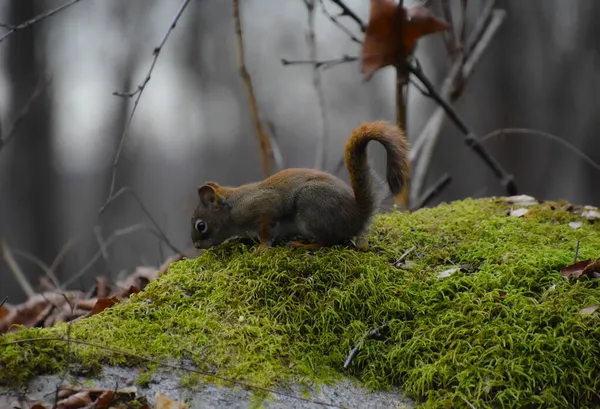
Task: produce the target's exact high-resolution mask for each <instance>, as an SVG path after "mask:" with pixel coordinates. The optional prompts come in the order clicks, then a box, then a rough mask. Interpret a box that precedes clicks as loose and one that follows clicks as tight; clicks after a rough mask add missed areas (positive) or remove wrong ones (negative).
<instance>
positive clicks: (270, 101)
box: [0, 0, 600, 303]
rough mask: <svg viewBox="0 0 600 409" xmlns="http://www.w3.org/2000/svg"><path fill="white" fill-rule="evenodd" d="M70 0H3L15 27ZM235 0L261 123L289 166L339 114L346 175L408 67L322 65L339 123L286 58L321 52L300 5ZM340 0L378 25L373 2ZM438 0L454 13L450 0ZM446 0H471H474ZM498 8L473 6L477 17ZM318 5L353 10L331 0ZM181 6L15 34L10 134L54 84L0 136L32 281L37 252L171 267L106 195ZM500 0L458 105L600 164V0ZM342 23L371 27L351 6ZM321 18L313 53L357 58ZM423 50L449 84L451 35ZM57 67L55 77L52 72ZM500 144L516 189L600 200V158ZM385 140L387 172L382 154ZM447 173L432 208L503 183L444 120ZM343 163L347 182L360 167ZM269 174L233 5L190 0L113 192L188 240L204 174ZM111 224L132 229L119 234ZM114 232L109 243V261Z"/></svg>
mask: <svg viewBox="0 0 600 409" xmlns="http://www.w3.org/2000/svg"><path fill="white" fill-rule="evenodd" d="M67 2H68V1H66V0H60V1H59V0H0V23H3V26H2V27H0V37H2V36H3V35H4V34H6V33H8V31H9V30H10V28H11V25H16V24H19V23H21V22H24V21H26V20H28V19H30V18H32V17H34V16H37V15H39V14H41V13H44V12H46V11H48V10H51V9H53V8H56V7H59V6H60V5H61V4H65V3H67ZM240 3H241V4H240V12H241V20H242V26H243V32H244V34H243V35H244V43H245V44H244V47H245V55H246V65H247V69H248V71H249V73H250V75H251V77H252V81H253V84H254V89H255V93H256V100H257V103H258V107H259V110H260V114H261V118H262V120H263V121H264V123H265V127H266V128H268V129H274V130H275V134H276V136H277V141H278V144H277V145H278V147H279V148H280V150H281V155H282V157H283V159H284V163H285V166H286V167H313V166H314V164H315V149H316V148H315V147H316V146H317V143H318V140H319V139H320V138H321V137H322V134H323V132H324V131H323V130H324V129H325V130H326V132H327V133H328V135H330V137H329V139H328V140H327V145H326V153H327V156H326V167H325V168H326V170H328V171H332V170H333V169H334V168H335V165H336V163H337V162H338V161H339V158H340V157H341V155H342V154H343V144H344V142H345V140H346V138H347V136H348V134H349V132H350V131H351V130H352V129H353V128H354V127H356V126H357V125H359V124H360V123H361V122H363V121H368V120H377V119H385V120H389V121H395V119H396V111H395V84H396V74H395V70H394V69H393V68H392V67H387V68H384V69H382V70H380V71H378V72H377V73H376V74H375V75H374V76H373V78H372V79H371V80H370V81H368V82H364V81H363V80H362V77H361V74H360V63H359V62H358V61H354V62H348V63H344V64H339V65H336V66H334V67H330V68H327V69H322V70H321V81H322V88H323V95H324V101H325V112H326V115H325V117H326V123H325V128H324V127H323V124H322V123H321V118H322V115H321V109H320V107H319V100H318V96H317V92H316V90H315V86H314V85H313V66H312V65H310V64H307V65H302V64H300V65H283V64H282V63H281V59H282V58H283V59H289V60H307V59H309V58H310V56H309V46H308V43H307V40H306V36H307V31H308V12H307V8H306V5H305V3H304V1H303V0H285V1H281V0H241V2H240ZM344 3H345V4H346V5H347V6H348V7H350V8H351V9H352V10H353V11H354V12H355V13H356V14H357V15H358V16H359V17H360V18H361V19H362V20H363V21H365V22H366V21H368V18H369V1H367V0H346V1H345V2H344ZM411 3H414V1H413V2H411V1H408V0H407V1H405V5H410V4H411ZM429 3H430V8H431V10H432V12H433V13H434V14H435V15H438V16H441V15H442V14H441V8H440V5H439V0H432V1H430V2H429ZM450 3H451V4H452V5H453V7H457V6H458V4H459V3H460V1H459V0H451V1H450ZM483 3H484V1H483V0H471V1H469V8H468V10H469V14H468V15H467V16H468V20H467V26H468V27H470V28H472V26H473V25H474V24H475V20H476V18H477V14H478V13H479V12H480V10H481V8H482V4H483ZM322 4H325V6H326V7H327V9H328V10H329V11H330V12H331V13H336V14H338V13H339V8H338V7H337V6H336V5H335V4H334V3H333V2H331V1H329V0H323V2H322ZM180 7H181V2H180V1H175V0H128V1H121V0H81V1H78V2H76V3H75V4H73V5H72V6H71V7H68V8H66V9H64V10H61V11H60V12H58V13H56V14H55V15H53V16H51V17H48V18H46V19H44V20H42V21H40V22H38V23H36V24H32V25H31V26H29V27H26V28H24V29H22V30H18V31H16V32H15V33H13V34H12V35H9V36H7V37H6V38H4V39H2V40H0V62H1V65H0V67H1V68H0V123H1V126H2V128H1V129H2V131H3V137H5V136H6V134H7V132H8V131H9V130H10V128H11V124H12V123H13V121H14V119H15V118H16V117H18V116H19V112H20V111H21V110H22V109H23V107H24V106H25V105H26V104H27V101H28V100H29V99H30V98H31V96H32V93H34V90H36V87H38V90H40V89H41V93H40V94H39V97H38V98H37V99H36V100H35V101H34V102H33V103H32V104H31V107H30V109H29V110H28V112H27V114H26V115H25V116H24V117H23V120H22V121H21V122H20V123H19V124H18V128H16V130H15V132H14V134H13V135H12V138H11V139H10V141H8V143H6V144H5V146H3V147H1V148H0V239H2V240H3V242H4V243H5V244H6V245H8V246H9V248H10V249H11V251H12V254H13V256H14V259H15V261H16V262H17V263H18V265H19V266H20V268H21V270H22V271H23V273H24V275H25V276H26V277H27V278H28V279H29V281H30V282H31V283H32V285H37V283H38V282H39V279H40V277H42V276H43V275H44V271H43V269H42V268H40V266H39V265H36V261H35V259H37V260H38V262H37V264H39V261H42V262H43V263H45V264H46V265H51V264H52V262H53V260H55V257H56V256H57V254H59V253H61V254H62V256H64V257H63V258H62V260H61V262H60V265H59V266H58V267H57V268H56V271H55V273H56V275H57V276H58V279H59V280H60V281H63V282H64V280H66V279H68V278H69V277H71V276H72V275H73V274H75V273H76V272H78V271H81V269H82V268H84V267H86V265H87V267H86V273H85V274H83V276H82V277H81V279H77V280H75V282H73V283H71V284H70V287H72V288H74V287H80V286H83V288H87V287H89V286H90V284H91V283H92V282H93V280H94V277H95V276H97V275H102V274H109V273H110V274H111V276H112V277H115V276H116V275H117V274H118V273H119V272H123V271H131V270H132V269H134V268H135V267H136V266H139V265H159V264H161V263H162V262H163V261H164V259H165V258H166V257H167V256H168V255H170V254H172V253H173V251H172V250H171V249H169V248H168V246H166V245H165V243H164V242H163V240H160V239H159V238H157V237H156V235H153V234H152V233H151V232H149V231H148V230H146V229H143V228H142V229H136V228H135V227H136V226H138V227H139V224H140V223H143V224H145V225H148V226H150V225H151V223H150V221H149V220H148V217H147V216H146V214H144V212H143V211H142V210H141V209H140V206H139V204H138V203H136V201H135V200H133V199H132V197H131V196H128V195H124V196H121V197H119V198H118V199H117V200H115V201H114V202H113V203H112V204H111V206H110V207H109V208H107V210H106V211H105V212H104V213H102V214H101V215H99V213H98V211H99V208H100V207H101V206H102V205H103V204H104V202H105V201H106V198H107V195H108V193H109V188H110V183H111V170H112V168H111V166H112V163H113V160H114V155H115V151H116V150H117V146H118V143H119V140H120V138H121V135H122V133H123V130H124V128H125V126H126V123H127V120H128V117H129V115H130V113H131V110H132V108H133V103H134V101H135V98H124V97H119V96H115V95H113V92H114V91H119V92H126V91H132V90H135V89H136V87H137V86H138V85H139V84H140V83H142V82H143V81H144V78H145V76H146V73H147V71H148V68H149V66H150V65H151V64H152V60H153V54H152V52H153V50H154V48H155V47H156V46H157V45H158V44H160V42H161V40H162V38H163V37H164V35H165V32H166V31H167V30H168V28H169V26H170V24H171V22H172V20H173V17H174V16H175V14H176V13H177V10H178V9H179V8H180ZM319 7H320V6H319ZM496 7H497V8H499V9H503V10H505V11H506V19H505V21H504V22H503V24H502V26H501V27H500V28H499V30H498V32H497V33H496V35H495V36H494V38H493V39H492V40H491V42H490V44H489V47H488V48H487V50H486V51H485V54H484V55H483V56H482V58H481V60H480V61H479V63H478V65H477V67H476V69H475V72H474V74H473V75H472V78H471V79H470V80H469V82H468V84H467V85H466V87H465V89H464V91H463V94H462V96H461V98H460V99H459V100H458V101H457V102H456V103H455V104H453V106H454V107H455V109H456V111H457V112H459V113H460V114H461V116H462V117H463V118H464V119H465V121H466V122H467V123H468V124H469V127H470V128H471V129H472V130H473V131H474V132H475V133H476V134H477V135H480V136H481V135H484V134H487V133H489V132H492V131H494V130H496V129H498V128H530V129H535V130H540V131H544V132H549V133H552V134H554V135H557V136H558V137H559V138H561V139H562V140H564V141H567V142H569V143H570V144H572V145H574V146H576V147H577V148H578V149H580V150H581V151H583V152H585V153H586V154H587V155H589V156H590V157H591V158H592V159H593V160H594V161H596V162H600V138H599V137H598V129H600V116H598V115H597V111H596V109H597V107H598V106H600V101H599V98H600V26H598V25H596V24H595V23H594V21H595V18H596V16H598V15H600V2H599V1H597V0H579V1H572V0H535V1H522V0H504V1H497V2H496ZM340 21H341V22H342V23H343V24H344V25H345V26H346V27H348V29H349V30H351V31H352V32H353V33H355V35H357V36H358V35H359V34H361V33H360V30H359V29H358V27H357V25H356V24H355V23H354V22H353V21H352V20H350V19H348V18H341V19H340ZM315 31H316V44H317V59H319V60H327V59H332V58H339V57H341V56H343V55H349V56H356V55H360V46H359V45H358V44H356V43H355V42H352V41H351V40H350V38H349V36H348V34H347V33H346V32H344V31H343V30H341V29H340V28H339V27H338V26H336V25H335V24H332V22H331V21H330V19H329V18H328V17H327V15H326V14H325V13H323V12H322V11H321V10H320V9H318V10H317V11H316V13H315ZM415 55H416V57H417V58H418V59H419V61H420V64H421V67H422V69H423V71H424V72H425V73H426V75H427V76H428V77H429V78H430V79H431V81H432V82H433V83H434V84H435V86H436V87H438V88H439V87H440V86H441V83H442V81H443V79H444V78H445V76H446V73H447V71H448V70H449V68H450V66H451V63H450V62H449V59H448V55H447V51H446V49H445V46H444V36H443V35H442V33H436V34H432V35H430V36H427V37H424V38H423V39H422V40H420V42H419V47H418V49H417V51H416V53H415ZM46 79H51V82H50V83H49V85H48V86H47V87H44V84H45V82H44V81H45V80H46ZM40 84H41V86H42V88H40ZM407 105H408V111H407V122H408V129H407V135H408V138H409V140H410V141H411V142H412V141H414V139H415V138H416V137H417V136H418V134H419V133H420V132H421V130H422V128H423V127H424V125H425V124H426V123H427V121H428V119H429V117H430V116H431V114H432V112H433V111H434V110H435V108H436V107H437V104H436V102H435V101H433V100H431V99H428V98H426V97H424V96H423V95H422V94H421V93H420V92H419V91H418V90H417V89H416V88H415V87H414V86H413V85H410V90H409V93H408V104H407ZM267 123H270V124H271V125H272V127H269V126H268V125H267ZM485 145H486V147H487V148H488V149H489V150H490V152H492V153H493V155H494V156H495V157H496V158H497V159H498V161H499V162H500V163H501V164H502V165H503V167H504V168H505V169H507V170H508V171H509V172H510V173H511V174H513V176H514V179H515V182H516V184H517V186H518V188H519V193H524V194H530V195H533V196H535V197H538V198H541V199H567V200H569V201H572V202H575V203H579V204H592V205H596V206H597V205H600V189H598V187H599V183H598V178H599V176H600V173H599V172H598V171H597V170H596V169H594V168H593V167H592V166H590V165H589V164H588V163H586V162H585V161H584V160H582V158H581V157H578V156H577V155H575V154H573V153H572V152H571V151H569V150H567V149H565V147H564V146H562V145H561V144H559V143H556V141H552V140H548V139H545V138H541V137H539V136H536V135H527V134H518V135H508V136H506V137H500V138H493V139H490V140H489V142H486V143H485ZM373 151H374V155H373V157H372V159H373V161H374V162H376V163H377V167H378V169H379V170H380V171H381V170H382V169H383V168H384V166H385V160H384V156H382V155H381V152H379V151H377V149H373ZM275 170H277V169H275ZM445 172H447V173H448V174H450V175H451V176H452V183H451V184H450V185H449V186H448V187H447V188H445V189H444V190H443V191H442V192H441V193H440V194H439V195H438V196H436V197H435V199H434V200H433V201H432V202H430V203H429V206H432V205H435V204H437V203H439V202H442V201H451V200H456V199H461V198H465V197H474V196H491V195H504V194H505V191H504V189H503V187H502V185H501V184H500V183H499V181H498V179H497V178H496V177H495V176H494V175H493V173H492V172H491V171H490V170H489V169H488V168H487V167H486V166H485V165H484V164H483V162H482V161H481V159H480V158H478V157H477V156H476V155H475V154H474V153H473V151H472V150H471V149H469V148H468V147H467V146H466V145H465V143H464V137H463V135H462V134H461V133H460V131H459V130H458V129H457V127H456V125H455V124H453V123H452V122H450V121H448V120H446V121H445V122H444V125H443V128H442V132H441V135H440V139H439V142H438V146H437V148H436V151H435V154H434V156H433V161H432V165H431V168H430V169H429V172H428V177H427V183H426V185H427V186H428V185H431V184H432V183H434V182H435V181H436V180H437V179H438V178H439V177H440V175H441V174H443V173H445ZM339 174H340V175H341V176H343V178H344V179H345V180H347V177H346V173H345V170H343V171H342V172H340V173H339ZM261 178H263V173H262V170H261V159H260V152H259V148H258V145H257V140H256V135H255V130H254V125H253V122H252V117H251V115H250V110H249V103H248V95H247V93H246V90H245V88H244V82H243V81H242V78H241V77H240V73H239V70H238V60H237V56H236V37H235V27H234V16H233V8H232V3H231V1H228V0H192V1H191V2H190V3H189V5H188V6H187V8H186V9H185V11H184V13H183V14H182V16H181V18H180V20H179V21H178V24H177V26H176V27H175V28H174V30H173V31H172V32H171V35H170V37H169V38H168V41H167V42H166V44H165V46H164V48H163V49H162V52H161V54H160V56H159V58H158V60H157V63H156V66H155V69H154V71H153V73H152V77H151V80H150V82H148V83H147V86H146V89H145V90H144V94H143V96H142V97H141V100H140V103H139V106H138V108H137V112H136V113H135V115H134V117H133V119H132V122H131V128H130V129H129V133H128V135H127V138H126V140H125V144H124V147H123V153H122V157H121V160H120V164H119V168H118V173H117V180H116V188H117V190H118V189H119V188H121V187H123V186H130V187H132V188H133V190H134V191H135V192H136V194H137V195H138V196H139V198H140V199H141V201H142V202H143V204H144V206H145V207H146V209H147V211H148V212H149V213H150V214H151V215H152V216H153V217H154V218H155V219H156V222H157V223H158V224H159V225H160V227H161V229H162V230H163V231H164V233H165V234H166V236H167V237H168V238H169V240H170V241H171V242H172V243H173V245H174V246H176V247H178V248H180V249H182V250H186V249H188V252H189V251H190V250H189V248H190V246H191V241H190V238H189V229H190V226H189V220H190V217H191V212H192V210H193V207H194V205H195V204H196V190H195V189H196V186H198V185H199V184H200V183H201V182H203V181H206V180H214V181H218V182H219V183H221V184H230V185H238V184H242V183H246V182H250V181H255V180H259V179H261ZM132 226H133V227H132ZM120 229H121V230H120ZM122 229H125V230H124V231H123V230H122ZM128 229H129V230H128ZM115 231H116V232H117V233H118V232H119V231H121V232H122V233H123V232H129V233H130V234H125V235H122V236H120V237H116V238H115V240H114V241H112V242H110V243H109V242H107V241H106V240H108V239H109V238H110V237H111V235H113V234H114V233H115ZM66 243H67V246H66V247H65V244H66ZM99 243H106V244H110V246H107V248H106V251H105V252H103V254H102V257H96V258H95V259H94V256H95V255H96V254H97V253H98V251H99V248H100V244H99ZM191 254H194V253H193V252H191ZM62 256H61V257H62ZM34 258H35V259H34ZM91 260H92V262H91ZM94 260H95V261H94ZM5 296H10V302H12V303H17V302H19V301H21V300H23V299H24V298H25V294H24V293H23V291H22V290H21V286H20V285H19V283H18V282H17V280H16V279H15V277H14V275H13V274H11V270H10V269H9V267H8V266H7V263H6V262H5V260H2V262H1V263H0V300H1V299H2V298H4V297H5Z"/></svg>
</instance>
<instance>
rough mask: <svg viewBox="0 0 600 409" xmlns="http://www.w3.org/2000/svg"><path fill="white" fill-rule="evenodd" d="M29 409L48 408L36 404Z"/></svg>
mask: <svg viewBox="0 0 600 409" xmlns="http://www.w3.org/2000/svg"><path fill="white" fill-rule="evenodd" d="M29 409H46V406H44V405H42V404H41V403H35V404H33V405H32V406H30V407H29Z"/></svg>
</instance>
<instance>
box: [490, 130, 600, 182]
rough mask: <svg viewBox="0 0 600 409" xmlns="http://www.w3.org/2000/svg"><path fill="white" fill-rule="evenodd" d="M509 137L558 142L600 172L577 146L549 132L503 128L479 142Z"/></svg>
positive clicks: (599, 165) (593, 162) (594, 163)
mask: <svg viewBox="0 0 600 409" xmlns="http://www.w3.org/2000/svg"><path fill="white" fill-rule="evenodd" d="M508 135H535V136H540V137H542V138H546V139H549V140H551V141H554V142H557V143H559V144H561V145H562V146H564V147H565V148H567V149H569V150H570V151H571V152H573V153H574V154H575V155H577V156H579V157H580V158H581V159H583V160H584V161H585V162H586V163H587V164H588V165H590V166H591V167H592V168H594V169H596V170H598V171H600V164H598V163H597V162H595V161H594V160H593V159H592V158H590V157H589V156H588V155H586V154H585V153H583V152H582V151H581V150H579V149H577V148H576V147H575V146H573V145H572V144H570V143H569V142H567V141H565V140H564V139H561V138H559V137H558V136H556V135H552V134H551V133H548V132H543V131H537V130H535V129H527V128H502V129H497V130H495V131H492V132H490V133H488V134H486V135H484V136H482V137H481V138H479V142H485V141H487V140H489V139H491V138H494V137H497V136H508Z"/></svg>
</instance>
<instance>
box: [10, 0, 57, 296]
mask: <svg viewBox="0 0 600 409" xmlns="http://www.w3.org/2000/svg"><path fill="white" fill-rule="evenodd" d="M44 5H45V2H43V1H39V0H19V1H13V2H10V13H9V16H8V21H10V22H12V23H16V24H18V23H20V22H23V21H25V20H27V19H30V18H32V17H33V16H35V15H37V14H38V13H40V12H42V10H43V9H44ZM42 25H43V23H41V24H34V25H32V26H30V27H29V28H26V29H24V30H21V31H18V32H16V33H15V34H13V35H12V36H11V37H10V38H8V39H7V40H6V43H5V44H3V46H5V47H7V48H8V50H7V51H8V58H7V60H6V65H5V69H7V74H8V80H9V84H10V86H11V90H10V93H11V106H10V109H9V114H8V118H15V116H16V115H17V114H18V113H19V111H21V109H22V108H23V106H24V104H25V103H26V102H27V101H28V99H29V98H30V97H31V95H32V93H33V91H34V89H35V87H36V85H37V83H38V82H39V80H40V79H41V78H43V77H45V76H46V75H47V66H46V65H47V64H46V55H45V46H44V44H43V43H44V34H43V32H42V31H43V30H41V26H42ZM50 89H51V87H49V88H47V89H46V90H45V91H44V92H43V93H42V94H41V95H40V96H39V98H38V99H37V100H36V102H35V103H34V104H33V105H32V106H31V109H30V111H29V112H28V113H27V116H26V118H25V119H24V121H23V122H22V123H21V125H20V126H19V128H18V130H17V133H16V134H15V137H14V139H13V140H12V141H11V146H9V147H7V149H6V150H7V151H8V152H4V155H3V158H2V159H3V160H6V161H9V162H10V164H9V167H8V168H9V169H10V174H9V175H8V181H7V182H8V190H7V192H8V194H7V195H3V196H4V197H3V200H5V201H6V202H5V207H4V209H5V211H6V212H7V213H5V216H4V217H5V220H6V222H7V223H6V226H5V227H7V228H6V229H5V230H4V233H3V234H4V235H5V239H6V240H7V242H8V243H10V244H12V245H13V246H15V247H19V248H21V249H23V250H25V251H27V252H29V253H31V254H33V255H35V256H36V257H38V258H40V259H42V260H44V261H46V262H50V261H51V260H52V258H53V257H54V255H55V254H56V251H57V247H58V245H57V239H59V237H60V236H59V234H60V226H61V223H60V215H58V214H57V213H56V205H55V202H56V185H57V183H56V177H57V174H56V171H55V169H54V167H53V163H52V141H51V138H52V132H51V129H50V125H51V104H50V101H51V98H50V96H49V90H50ZM21 264H22V267H23V269H24V271H25V272H26V274H27V275H28V277H34V276H38V275H37V274H35V275H34V274H32V273H34V271H33V270H32V269H33V268H29V266H30V264H26V263H21ZM35 273H37V271H36V272H35ZM32 285H34V286H35V285H37V282H32ZM11 301H12V302H14V301H15V300H12V297H11Z"/></svg>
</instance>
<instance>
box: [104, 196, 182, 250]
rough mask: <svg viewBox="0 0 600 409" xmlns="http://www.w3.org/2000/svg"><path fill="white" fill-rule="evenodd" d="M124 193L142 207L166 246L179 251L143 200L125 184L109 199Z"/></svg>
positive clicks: (114, 198)
mask: <svg viewBox="0 0 600 409" xmlns="http://www.w3.org/2000/svg"><path fill="white" fill-rule="evenodd" d="M125 193H128V194H130V195H131V197H133V199H134V200H135V201H136V202H137V204H138V205H139V206H140V208H141V209H142V212H144V214H145V215H146V217H148V219H149V220H150V222H151V223H152V225H153V226H154V228H155V231H156V233H157V234H158V236H159V237H160V238H162V240H163V241H164V242H165V243H166V244H167V246H169V248H170V249H171V250H173V251H174V252H175V253H181V251H179V249H177V247H175V245H174V244H173V243H171V240H169V238H168V237H167V235H166V233H165V232H164V231H163V230H162V229H161V227H160V226H159V224H158V222H157V221H156V219H154V217H152V215H151V214H150V212H149V211H148V209H147V208H146V206H145V205H144V202H142V199H140V197H139V196H138V195H137V194H136V193H135V192H134V191H133V190H132V189H131V188H129V187H127V186H126V187H122V188H121V189H119V191H118V192H117V193H115V194H114V195H113V198H112V200H111V201H114V200H116V199H118V198H119V197H120V196H121V195H123V194H125Z"/></svg>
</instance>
